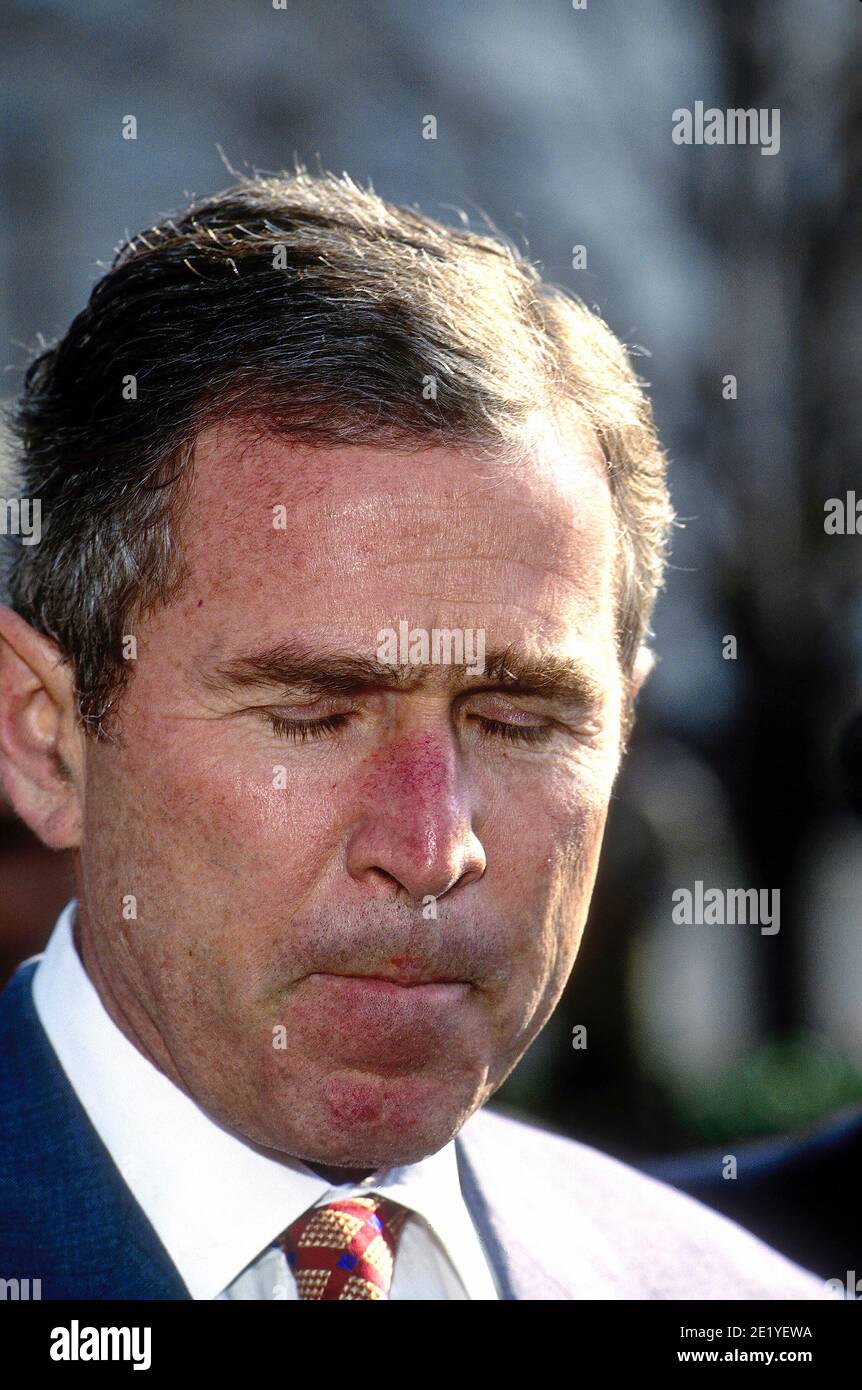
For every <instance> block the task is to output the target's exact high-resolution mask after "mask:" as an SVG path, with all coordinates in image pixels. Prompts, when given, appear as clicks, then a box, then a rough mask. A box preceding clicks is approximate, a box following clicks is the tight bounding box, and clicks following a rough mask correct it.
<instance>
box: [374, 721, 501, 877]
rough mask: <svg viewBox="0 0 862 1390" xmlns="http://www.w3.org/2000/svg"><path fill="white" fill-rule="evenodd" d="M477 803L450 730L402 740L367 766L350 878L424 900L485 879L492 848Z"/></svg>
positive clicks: (390, 745)
mask: <svg viewBox="0 0 862 1390" xmlns="http://www.w3.org/2000/svg"><path fill="white" fill-rule="evenodd" d="M473 801H474V797H473V796H472V795H471V792H470V789H469V787H468V786H467V781H466V776H465V772H464V769H463V767H462V765H461V762H460V759H459V755H458V750H457V747H456V745H455V744H454V741H453V740H452V739H451V738H450V737H448V736H447V734H446V733H445V732H442V731H441V732H439V733H436V732H428V731H425V732H421V733H420V732H417V733H415V734H413V735H404V736H402V737H400V738H399V739H397V740H396V741H394V742H393V743H391V744H389V745H387V747H386V748H385V749H381V750H379V751H378V752H377V753H376V754H375V755H374V757H373V759H372V760H371V763H370V765H368V766H366V768H365V771H364V774H363V777H362V782H361V786H360V804H361V814H360V817H359V819H358V821H357V823H356V825H355V828H354V830H353V832H352V834H351V839H350V844H349V848H348V857H347V867H348V872H349V873H350V876H351V877H352V878H353V879H355V880H356V881H357V882H360V883H362V884H363V886H365V887H366V888H368V887H371V888H374V889H375V890H376V891H379V892H386V891H389V892H390V893H391V892H392V885H393V884H394V885H396V887H397V889H400V890H403V892H404V893H406V894H407V896H408V897H410V898H412V899H413V900H415V901H416V902H417V903H419V902H421V901H422V899H423V898H426V897H428V896H432V897H434V898H441V897H443V895H444V894H445V893H448V892H449V891H450V890H451V889H453V888H454V887H456V886H457V885H461V886H463V885H465V884H467V883H470V882H473V881H474V880H476V879H479V878H481V877H482V875H483V874H484V872H485V863H486V861H485V851H484V849H483V848H482V844H481V842H480V840H479V839H478V837H477V836H476V834H475V833H474V829H473V825H474V823H475V820H476V816H477V811H478V808H477V807H476V805H475V804H472V803H473Z"/></svg>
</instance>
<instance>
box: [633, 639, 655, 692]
mask: <svg viewBox="0 0 862 1390" xmlns="http://www.w3.org/2000/svg"><path fill="white" fill-rule="evenodd" d="M654 666H655V653H654V652H652V651H651V650H650V648H649V647H641V648H640V650H639V651H638V654H637V656H636V657H635V664H634V668H633V670H632V699H634V698H635V696H636V695H637V693H638V691H639V690H640V688H641V686H642V685H643V683H644V681H645V680H646V678H647V676H648V675H649V673H650V671H651V670H652V669H653V667H654Z"/></svg>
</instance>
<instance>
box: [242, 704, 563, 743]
mask: <svg viewBox="0 0 862 1390" xmlns="http://www.w3.org/2000/svg"><path fill="white" fill-rule="evenodd" d="M265 713H266V718H267V719H268V720H269V722H270V724H271V725H272V729H273V731H274V733H275V734H276V735H277V736H278V737H279V738H286V739H288V740H289V741H290V742H291V743H306V742H308V741H310V740H315V739H323V738H331V737H332V736H333V735H335V734H337V733H339V732H340V731H341V730H342V729H344V728H346V726H347V725H348V724H349V723H350V721H351V720H352V719H353V718H354V717H355V712H354V711H344V712H342V713H340V714H328V715H326V716H325V717H324V718H322V719H286V718H285V717H284V715H280V714H276V713H275V712H274V711H273V710H267V711H265ZM470 722H471V723H472V724H478V725H479V731H480V733H481V736H482V738H501V739H506V740H508V741H509V742H510V743H546V742H547V740H548V739H549V738H550V737H551V735H552V733H553V732H554V729H553V725H551V724H534V725H530V724H508V723H506V722H505V721H504V720H501V719H486V718H483V717H482V716H481V715H471V716H470Z"/></svg>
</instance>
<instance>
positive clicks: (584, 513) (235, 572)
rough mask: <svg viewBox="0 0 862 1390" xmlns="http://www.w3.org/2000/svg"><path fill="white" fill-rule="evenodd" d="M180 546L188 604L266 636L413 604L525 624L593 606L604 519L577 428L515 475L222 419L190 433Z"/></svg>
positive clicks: (596, 464)
mask: <svg viewBox="0 0 862 1390" xmlns="http://www.w3.org/2000/svg"><path fill="white" fill-rule="evenodd" d="M181 543H182V549H183V554H184V557H185V560H186V563H187V565H188V570H189V574H190V584H189V586H188V590H187V595H186V597H187V598H188V599H190V600H191V599H194V600H195V601H196V602H198V601H199V600H200V599H202V598H205V599H206V601H207V603H208V604H210V605H212V604H213V603H214V602H215V604H216V606H221V607H222V608H225V609H228V610H234V611H240V610H242V611H245V612H246V613H247V614H248V613H249V611H252V612H254V613H255V614H256V616H255V618H254V621H255V622H256V623H260V624H262V625H263V627H264V628H266V629H267V630H268V631H271V632H272V633H273V634H276V633H277V632H278V630H279V624H281V627H282V628H283V626H284V623H285V621H286V620H287V619H292V620H293V621H298V620H300V619H302V620H311V621H317V622H318V623H319V624H320V625H321V626H323V627H326V628H328V629H329V630H330V631H333V632H334V631H336V630H338V631H340V632H342V633H344V632H346V631H347V629H348V628H349V617H350V612H351V611H353V610H355V608H356V606H357V605H358V606H361V608H362V611H363V614H364V616H365V618H368V617H371V618H372V619H375V620H376V619H379V621H380V623H381V624H382V625H387V624H388V623H390V622H391V621H392V620H393V605H394V606H398V605H399V604H400V605H401V606H402V607H403V606H404V605H405V604H409V603H410V602H411V601H413V600H415V601H416V602H419V601H420V600H421V601H422V602H423V603H427V602H428V601H429V599H433V603H434V606H435V609H436V611H438V612H439V613H441V614H442V615H444V616H445V617H446V618H447V619H448V621H450V622H454V621H457V619H458V616H459V614H464V615H466V616H469V615H468V614H467V610H468V609H472V610H475V608H476V606H477V605H478V606H481V605H488V606H491V607H494V606H495V605H496V606H500V605H502V606H504V607H508V608H509V609H512V608H513V606H514V608H518V607H519V606H520V607H521V609H522V617H523V619H524V621H525V622H526V621H527V620H528V619H529V618H530V617H531V616H532V618H533V619H535V618H536V617H538V616H539V614H540V613H541V611H542V610H543V609H547V610H549V611H552V610H553V609H554V607H555V605H558V603H559V600H560V597H561V595H562V594H563V593H564V592H566V593H567V594H568V596H569V598H570V599H577V600H578V601H579V602H580V604H581V606H582V607H583V608H584V610H585V611H586V609H587V608H591V609H593V608H595V609H597V608H600V607H604V606H605V605H606V603H608V602H610V601H611V591H612V589H613V570H614V555H615V523H614V515H613V506H612V500H611V493H610V488H609V485H608V481H607V476H606V473H605V467H604V463H603V460H602V458H601V455H600V453H599V451H598V447H597V445H596V444H595V443H594V442H593V441H592V440H591V439H590V437H589V436H588V435H586V434H584V435H583V436H582V437H574V438H572V439H570V440H569V442H568V446H567V447H565V448H564V447H563V446H562V445H555V444H554V443H553V442H552V441H546V442H545V443H544V444H543V445H542V446H539V447H537V448H536V450H535V451H534V452H533V453H531V454H530V456H529V457H528V458H526V459H525V460H523V461H519V462H518V463H517V464H516V465H514V464H509V463H507V462H506V461H504V459H503V457H502V456H501V457H500V458H498V459H495V458H493V457H487V456H485V457H482V458H481V459H480V458H477V457H476V456H475V455H471V454H469V453H467V452H465V451H460V450H453V449H448V448H432V449H422V450H413V449H394V448H391V447H388V448H383V447H377V446H365V445H363V446H349V447H343V448H335V449H329V448H327V449H320V448H314V449H311V448H308V447H300V446H298V445H297V444H296V443H295V442H293V441H290V440H285V439H283V438H278V437H276V436H274V435H250V434H249V433H248V432H245V433H244V432H243V431H242V430H241V429H240V428H239V427H238V426H236V425H234V424H232V423H230V422H223V423H221V424H216V425H212V426H209V427H208V428H207V429H206V430H205V431H204V432H202V434H201V435H200V437H199V438H198V441H197V445H196V449H195V456H194V479H193V484H192V487H191V490H190V494H189V499H188V506H187V509H186V511H185V513H184V516H183V522H182V537H181ZM336 593H337V595H338V602H337V605H336V600H335V594H336ZM282 599H283V600H284V603H285V605H286V606H285V607H279V604H280V601H281V600H282ZM395 616H399V615H395ZM403 616H406V617H410V616H411V614H409V613H405V614H403ZM412 616H414V617H415V618H416V620H417V621H421V619H422V614H420V613H416V614H415V615H412ZM510 617H511V614H510Z"/></svg>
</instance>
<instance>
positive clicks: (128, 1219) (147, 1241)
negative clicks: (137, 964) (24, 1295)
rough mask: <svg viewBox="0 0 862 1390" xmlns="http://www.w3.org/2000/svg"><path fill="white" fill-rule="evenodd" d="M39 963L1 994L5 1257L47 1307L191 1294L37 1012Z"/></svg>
mask: <svg viewBox="0 0 862 1390" xmlns="http://www.w3.org/2000/svg"><path fill="white" fill-rule="evenodd" d="M35 968H36V966H35V962H28V963H27V964H26V965H24V966H21V967H20V968H19V970H18V971H17V972H16V974H15V976H14V978H13V980H12V982H11V983H10V985H9V986H8V988H7V989H6V990H5V991H4V993H3V994H2V995H0V1053H2V1055H3V1057H4V1059H5V1061H6V1065H5V1067H4V1069H3V1080H2V1083H0V1136H2V1137H0V1144H2V1147H3V1148H4V1149H7V1150H8V1152H7V1154H6V1158H5V1161H4V1163H3V1165H2V1166H3V1170H4V1172H3V1176H2V1178H0V1208H2V1212H3V1220H2V1230H3V1235H2V1239H0V1249H2V1252H3V1256H4V1265H5V1266H6V1267H7V1268H10V1269H13V1268H14V1269H15V1270H16V1271H18V1270H20V1275H19V1277H22V1278H23V1277H28V1276H29V1277H31V1278H37V1279H41V1280H42V1297H43V1298H47V1299H50V1298H53V1299H62V1298H74V1299H78V1298H98V1299H106V1298H119V1299H150V1298H153V1299H183V1298H189V1297H190V1295H189V1292H188V1289H187V1288H186V1286H185V1284H184V1283H183V1281H182V1279H181V1278H180V1276H179V1273H178V1271H177V1270H176V1268H175V1266H174V1265H173V1263H172V1262H171V1260H170V1258H169V1256H168V1254H167V1251H166V1250H165V1248H164V1246H163V1245H162V1243H161V1241H160V1240H159V1238H158V1236H157V1235H156V1233H155V1231H154V1230H153V1227H152V1225H151V1224H150V1222H149V1221H148V1220H147V1217H146V1216H145V1215H144V1212H143V1211H142V1210H141V1208H140V1206H139V1205H138V1203H137V1202H136V1201H135V1198H134V1197H133V1195H132V1193H131V1191H130V1190H129V1188H128V1186H127V1184H126V1183H125V1181H124V1179H123V1177H122V1175H121V1173H120V1172H119V1170H118V1168H117V1166H116V1164H115V1163H114V1161H113V1159H112V1158H111V1156H110V1154H109V1153H108V1150H107V1149H106V1148H105V1146H104V1144H103V1143H102V1141H101V1139H100V1138H99V1136H98V1134H97V1133H96V1130H95V1129H94V1128H93V1125H92V1124H91V1123H90V1120H89V1118H88V1117H87V1114H86V1112H85V1111H84V1109H83V1107H82V1106H81V1103H80V1101H79V1100H78V1098H77V1096H76V1094H75V1092H74V1090H73V1089H72V1086H71V1085H70V1083H69V1081H68V1079H67V1077H66V1075H65V1073H64V1072H63V1070H62V1067H61V1066H60V1063H59V1061H58V1059H57V1056H56V1054H55V1052H54V1050H53V1048H52V1047H51V1044H50V1042H49V1041H48V1038H47V1036H46V1034H45V1031H44V1029H43V1028H42V1025H41V1023H40V1021H39V1017H38V1014H37V1013H36V1009H35V1006H34V1004H33V998H32V991H31V983H32V976H33V972H34V970H35Z"/></svg>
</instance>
